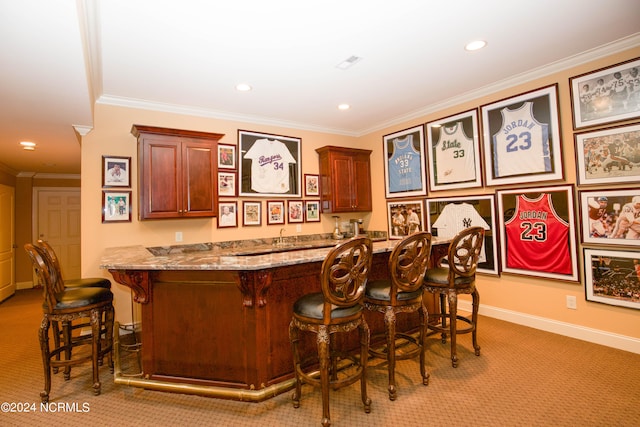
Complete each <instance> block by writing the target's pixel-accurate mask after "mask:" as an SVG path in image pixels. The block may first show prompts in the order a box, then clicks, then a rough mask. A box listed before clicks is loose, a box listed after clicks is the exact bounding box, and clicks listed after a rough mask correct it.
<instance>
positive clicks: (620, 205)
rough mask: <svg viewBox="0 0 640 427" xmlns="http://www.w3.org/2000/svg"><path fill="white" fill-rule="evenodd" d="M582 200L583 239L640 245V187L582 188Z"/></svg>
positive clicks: (606, 243) (590, 242) (603, 242)
mask: <svg viewBox="0 0 640 427" xmlns="http://www.w3.org/2000/svg"><path fill="white" fill-rule="evenodd" d="M600 199H604V200H600ZM579 200H580V222H581V224H582V227H581V231H582V242H583V243H585V244H599V245H608V246H635V247H640V189H638V188H626V189H617V190H591V191H580V192H579Z"/></svg>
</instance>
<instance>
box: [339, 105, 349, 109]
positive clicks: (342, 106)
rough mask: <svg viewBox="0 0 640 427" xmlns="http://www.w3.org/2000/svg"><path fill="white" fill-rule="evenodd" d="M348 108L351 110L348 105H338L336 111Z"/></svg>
mask: <svg viewBox="0 0 640 427" xmlns="http://www.w3.org/2000/svg"><path fill="white" fill-rule="evenodd" d="M349 108H351V105H349V104H340V105H338V110H348V109H349Z"/></svg>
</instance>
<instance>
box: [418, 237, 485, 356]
mask: <svg viewBox="0 0 640 427" xmlns="http://www.w3.org/2000/svg"><path fill="white" fill-rule="evenodd" d="M483 241H484V228H482V227H470V228H466V229H464V230H462V231H461V232H459V233H458V234H457V235H456V236H455V237H454V238H453V240H452V241H451V245H450V246H449V251H448V255H447V257H446V260H447V264H446V265H445V264H443V263H440V265H437V266H435V267H433V268H430V269H428V270H427V272H426V274H425V277H424V281H423V284H424V289H425V290H426V291H427V292H431V293H435V294H439V295H440V313H434V314H430V315H429V318H438V319H441V321H442V323H441V324H440V325H438V324H434V323H431V322H429V328H430V329H432V330H434V331H436V332H441V334H442V343H443V344H444V343H446V342H447V332H449V335H450V337H451V365H452V366H453V367H454V368H457V367H458V355H457V352H456V336H457V335H458V334H467V333H471V334H472V335H471V336H472V342H473V348H474V350H475V354H476V356H480V346H479V345H478V340H477V325H478V307H479V306H480V294H479V293H478V290H477V289H476V268H477V267H478V257H479V256H480V251H481V250H482V244H483ZM458 294H471V297H472V306H473V308H472V313H471V317H470V318H469V317H465V316H461V315H458ZM445 296H446V298H445ZM447 303H448V305H449V310H448V313H447ZM458 320H460V321H462V322H465V323H467V324H468V325H469V326H468V327H466V328H464V329H458V327H457V323H458V322H457V321H458ZM447 324H448V326H447Z"/></svg>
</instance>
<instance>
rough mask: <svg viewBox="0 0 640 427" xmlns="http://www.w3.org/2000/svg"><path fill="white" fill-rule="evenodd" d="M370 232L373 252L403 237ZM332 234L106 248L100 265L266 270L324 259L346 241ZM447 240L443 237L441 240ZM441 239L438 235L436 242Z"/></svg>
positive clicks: (126, 268) (156, 268) (153, 268)
mask: <svg viewBox="0 0 640 427" xmlns="http://www.w3.org/2000/svg"><path fill="white" fill-rule="evenodd" d="M377 233H383V234H380V235H378V234H374V233H372V232H369V237H371V238H372V240H373V252H374V253H381V252H390V251H391V250H392V249H393V247H394V246H395V245H396V244H397V243H398V242H399V240H387V239H386V233H384V232H377ZM328 236H330V235H327V236H324V235H315V237H316V238H306V237H307V236H299V238H298V240H297V241H296V240H295V239H294V238H289V239H285V240H284V242H282V243H279V242H278V239H256V240H242V241H234V242H217V243H199V244H192V245H176V246H157V247H151V248H147V247H145V246H142V245H136V246H122V247H112V248H106V249H105V251H104V254H103V256H102V258H101V260H100V268H103V269H108V270H262V269H265V268H273V267H279V266H286V265H295V264H304V263H308V262H316V261H323V260H324V259H325V257H326V256H327V254H328V253H329V251H330V250H331V248H332V247H334V246H336V245H337V244H339V243H341V242H343V241H344V240H333V239H331V238H330V237H328ZM440 240H442V241H443V242H444V240H443V239H440ZM436 242H438V238H437V237H434V243H436Z"/></svg>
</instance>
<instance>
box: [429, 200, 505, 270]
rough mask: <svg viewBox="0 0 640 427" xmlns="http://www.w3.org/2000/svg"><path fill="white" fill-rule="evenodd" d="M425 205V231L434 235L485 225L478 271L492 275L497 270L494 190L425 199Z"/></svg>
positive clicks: (444, 236) (453, 233)
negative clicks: (475, 194) (483, 193)
mask: <svg viewBox="0 0 640 427" xmlns="http://www.w3.org/2000/svg"><path fill="white" fill-rule="evenodd" d="M426 208H427V209H426V210H427V231H430V232H431V234H433V235H434V236H438V237H443V238H453V237H454V236H455V235H456V234H458V233H459V232H461V231H462V230H464V229H466V228H469V227H482V228H484V230H485V234H484V243H483V246H482V251H481V253H480V257H479V258H478V269H477V271H478V273H486V274H493V275H498V274H499V273H500V268H499V264H498V246H497V235H498V232H497V229H496V215H495V196H494V195H493V194H487V195H477V196H465V197H443V198H432V199H427V200H426Z"/></svg>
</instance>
